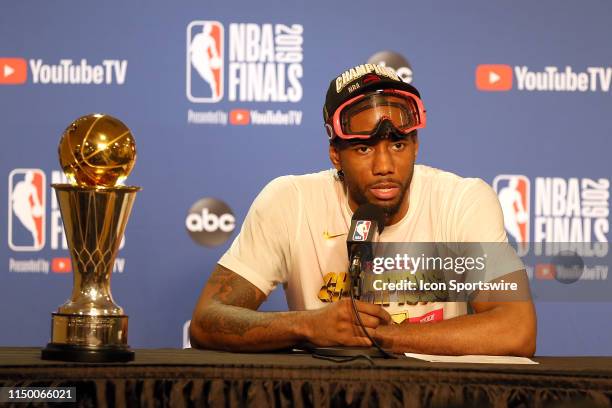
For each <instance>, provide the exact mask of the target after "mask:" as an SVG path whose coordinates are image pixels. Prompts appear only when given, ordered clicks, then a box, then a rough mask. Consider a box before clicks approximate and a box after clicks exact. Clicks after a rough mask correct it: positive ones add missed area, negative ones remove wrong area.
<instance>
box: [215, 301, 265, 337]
mask: <svg viewBox="0 0 612 408" xmlns="http://www.w3.org/2000/svg"><path fill="white" fill-rule="evenodd" d="M219 307H225V308H227V307H228V306H216V307H211V308H210V310H209V313H208V314H207V316H206V317H205V320H206V322H207V323H208V324H207V326H208V327H209V328H210V329H212V330H215V331H216V332H218V333H221V334H230V335H236V336H241V337H242V336H244V335H245V334H246V333H247V332H248V331H249V330H251V329H255V328H266V327H268V326H270V324H271V323H272V322H271V320H270V318H269V317H268V316H265V315H263V314H261V313H248V312H245V311H237V313H236V314H234V315H233V316H227V310H225V311H222V310H219V309H218V308H219ZM238 313H241V314H242V315H239V314H238Z"/></svg>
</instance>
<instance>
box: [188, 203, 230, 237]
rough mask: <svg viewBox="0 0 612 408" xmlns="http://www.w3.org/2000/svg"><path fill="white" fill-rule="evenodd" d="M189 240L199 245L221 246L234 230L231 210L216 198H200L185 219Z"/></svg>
mask: <svg viewBox="0 0 612 408" xmlns="http://www.w3.org/2000/svg"><path fill="white" fill-rule="evenodd" d="M185 227H186V228H187V232H188V233H189V236H191V239H193V240H194V241H195V242H197V243H198V244H200V245H204V246H216V245H221V244H223V243H224V242H225V241H227V240H228V239H229V237H230V236H231V235H232V232H233V231H234V229H235V228H236V218H235V217H234V214H233V213H232V210H231V208H230V207H229V206H228V205H227V204H226V203H224V202H223V201H221V200H217V199H216V198H209V197H207V198H202V199H201V200H198V201H197V202H196V203H195V204H194V205H192V206H191V208H190V209H189V212H188V214H187V218H186V219H185Z"/></svg>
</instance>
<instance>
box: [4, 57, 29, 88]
mask: <svg viewBox="0 0 612 408" xmlns="http://www.w3.org/2000/svg"><path fill="white" fill-rule="evenodd" d="M27 79H28V63H27V61H26V60H24V59H23V58H0V85H21V84H25V82H26V80H27Z"/></svg>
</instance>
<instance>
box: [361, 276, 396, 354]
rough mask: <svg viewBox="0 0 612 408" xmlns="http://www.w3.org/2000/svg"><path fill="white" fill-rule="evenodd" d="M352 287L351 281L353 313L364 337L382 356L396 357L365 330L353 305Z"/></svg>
mask: <svg viewBox="0 0 612 408" xmlns="http://www.w3.org/2000/svg"><path fill="white" fill-rule="evenodd" d="M354 289H355V286H354V285H353V283H352V282H351V290H350V294H351V305H353V312H354V313H355V317H356V318H357V322H358V323H359V326H360V327H361V330H363V332H364V333H365V335H366V337H367V338H368V339H369V340H370V341H371V342H372V345H373V346H374V347H376V348H377V349H378V351H380V353H381V354H382V355H383V357H384V358H391V359H397V356H396V355H394V354H392V353H389V352H388V351H387V350H385V349H384V348H382V347H381V345H380V344H378V342H377V341H376V340H374V339H373V338H372V336H370V333H368V331H367V330H366V328H365V325H364V324H363V322H362V321H361V317H360V316H359V312H358V311H357V306H356V305H355V293H354Z"/></svg>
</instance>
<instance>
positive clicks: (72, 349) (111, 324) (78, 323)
mask: <svg viewBox="0 0 612 408" xmlns="http://www.w3.org/2000/svg"><path fill="white" fill-rule="evenodd" d="M127 327H128V317H127V316H91V315H70V314H62V313H53V323H52V327H51V343H49V344H48V345H47V347H46V348H45V349H43V351H42V358H43V360H62V361H80V362H89V363H109V362H125V361H132V360H133V359H134V352H133V351H131V350H130V349H129V346H128V345H127Z"/></svg>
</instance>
